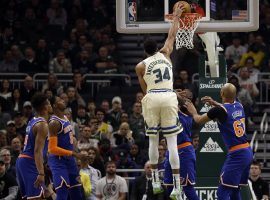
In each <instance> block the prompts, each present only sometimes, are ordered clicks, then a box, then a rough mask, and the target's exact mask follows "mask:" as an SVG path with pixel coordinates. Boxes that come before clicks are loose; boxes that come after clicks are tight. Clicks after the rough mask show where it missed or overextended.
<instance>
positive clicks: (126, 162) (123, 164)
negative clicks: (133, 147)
mask: <svg viewBox="0 0 270 200" xmlns="http://www.w3.org/2000/svg"><path fill="white" fill-rule="evenodd" d="M116 167H117V169H138V168H139V167H138V166H137V164H136V163H135V162H134V161H133V160H131V159H130V157H129V156H128V151H127V150H124V149H120V150H119V149H118V150H117V154H116ZM117 174H118V175H119V176H122V177H134V176H138V175H139V173H138V172H118V173H117Z"/></svg>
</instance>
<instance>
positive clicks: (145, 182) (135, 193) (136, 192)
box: [130, 161, 166, 200]
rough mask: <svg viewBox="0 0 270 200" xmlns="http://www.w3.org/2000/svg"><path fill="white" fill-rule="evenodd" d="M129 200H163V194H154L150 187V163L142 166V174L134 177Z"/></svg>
mask: <svg viewBox="0 0 270 200" xmlns="http://www.w3.org/2000/svg"><path fill="white" fill-rule="evenodd" d="M130 199H131V200H142V199H143V200H146V199H147V200H165V199H166V198H165V195H164V193H160V194H154V193H153V187H152V172H151V164H150V162H149V161H148V162H146V163H145V165H144V173H143V174H142V175H141V176H140V177H136V178H135V181H134V183H133V185H132V190H131V197H130Z"/></svg>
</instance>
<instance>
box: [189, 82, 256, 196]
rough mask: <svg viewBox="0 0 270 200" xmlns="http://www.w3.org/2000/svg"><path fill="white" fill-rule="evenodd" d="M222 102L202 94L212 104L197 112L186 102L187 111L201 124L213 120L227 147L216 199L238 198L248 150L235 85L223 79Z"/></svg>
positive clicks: (248, 161)
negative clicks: (200, 112) (209, 107)
mask: <svg viewBox="0 0 270 200" xmlns="http://www.w3.org/2000/svg"><path fill="white" fill-rule="evenodd" d="M220 95H221V98H222V102H223V104H219V103H217V102H216V101H214V100H213V99H212V98H211V97H203V98H202V101H203V102H204V103H209V104H210V105H212V106H214V107H213V108H211V109H210V110H209V111H208V112H207V113H205V114H203V115H198V113H197V111H196V109H195V107H194V105H193V104H192V103H190V102H186V104H185V105H186V107H187V109H188V111H189V113H190V114H191V115H192V116H193V119H194V121H195V122H196V123H199V124H204V123H206V122H208V121H211V120H217V122H218V127H219V130H220V133H221V136H222V138H223V141H224V143H225V146H226V147H227V148H228V155H227V158H226V160H225V163H224V165H223V167H222V170H221V175H220V185H219V187H218V192H217V196H218V199H219V200H229V199H233V200H240V199H241V195H240V186H241V185H247V181H248V176H249V169H250V164H251V162H252V158H253V155H252V150H251V148H250V147H249V143H248V142H247V135H246V128H245V113H244V109H243V106H242V105H241V104H240V103H239V102H237V101H236V88H235V87H234V85H232V84H230V83H226V84H225V85H224V86H223V87H222V88H221V91H220Z"/></svg>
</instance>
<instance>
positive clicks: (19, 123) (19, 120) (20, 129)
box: [14, 112, 27, 141]
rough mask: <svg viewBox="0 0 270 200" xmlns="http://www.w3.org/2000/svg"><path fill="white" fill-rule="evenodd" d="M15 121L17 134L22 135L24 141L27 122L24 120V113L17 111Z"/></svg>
mask: <svg viewBox="0 0 270 200" xmlns="http://www.w3.org/2000/svg"><path fill="white" fill-rule="evenodd" d="M14 122H15V127H16V133H17V136H19V137H21V138H22V141H24V138H25V134H26V126H27V124H26V123H25V122H24V121H23V115H22V113H21V112H17V113H15V115H14Z"/></svg>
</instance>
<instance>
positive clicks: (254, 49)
mask: <svg viewBox="0 0 270 200" xmlns="http://www.w3.org/2000/svg"><path fill="white" fill-rule="evenodd" d="M260 15H261V16H260V28H259V30H258V31H256V32H251V33H245V34H242V33H241V35H240V34H239V33H235V34H233V33H228V34H225V33H222V34H220V37H221V41H222V44H223V46H224V53H225V56H226V60H227V64H228V78H229V79H228V80H229V82H231V83H233V84H234V85H235V86H236V87H237V89H238V99H239V100H240V101H241V103H242V104H243V106H244V108H245V112H246V114H247V121H248V123H249V124H253V121H252V112H253V108H254V106H255V105H256V97H257V96H258V95H259V93H261V92H264V91H260V90H259V89H258V86H257V83H258V73H260V72H270V57H269V56H270V48H269V47H270V40H269V35H270V3H269V2H268V1H264V2H262V3H261V4H260ZM242 35H244V36H245V37H242ZM116 39H117V33H116V31H115V1H114V0H106V1H105V0H103V1H102V0H91V1H87V0H50V1H41V0H2V1H1V2H0V78H1V83H0V149H1V150H0V176H1V177H0V180H2V179H3V177H4V178H5V180H9V181H8V183H9V185H7V186H6V187H13V186H16V185H17V184H16V171H15V163H16V159H17V157H18V155H19V154H20V152H21V150H22V148H23V142H24V137H25V133H26V130H25V129H26V125H27V122H28V121H29V119H31V118H32V117H33V116H34V110H33V108H32V104H31V97H32V96H33V95H34V94H35V93H36V91H42V92H44V93H45V94H46V95H47V96H48V98H50V97H51V96H53V95H58V96H59V97H60V98H62V99H64V101H65V103H66V105H67V108H66V110H65V113H66V116H67V117H68V119H69V120H70V121H71V123H72V125H73V132H74V138H75V139H76V144H75V148H77V150H78V151H80V152H82V153H85V154H88V155H89V160H87V161H85V160H81V161H80V160H78V161H77V164H78V167H79V168H80V169H81V177H83V176H84V175H83V174H88V175H89V174H90V175H91V184H92V190H91V191H87V188H84V189H85V196H86V199H94V197H93V194H94V192H101V189H100V188H101V187H102V184H104V179H101V180H102V181H100V182H98V180H99V179H100V178H101V177H104V176H105V175H106V173H108V170H109V173H115V172H114V170H115V169H114V166H113V165H114V164H113V163H112V162H109V161H114V162H115V167H116V168H117V169H142V168H144V171H145V174H146V176H145V175H143V176H142V177H140V173H139V172H121V173H119V174H118V175H120V176H122V177H129V176H130V177H133V176H137V178H136V180H135V182H134V185H133V186H130V188H128V187H127V186H126V185H125V184H126V183H124V182H123V180H122V179H121V177H120V176H119V177H118V179H117V184H119V185H121V191H120V193H126V192H128V191H129V190H130V189H131V188H132V190H131V191H129V192H130V195H131V199H134V200H135V199H142V198H143V196H144V195H145V194H146V193H147V195H148V197H149V198H150V197H151V198H152V199H157V196H153V194H152V193H151V192H150V193H148V190H147V191H145V188H151V184H150V181H149V177H150V176H151V173H150V172H149V163H148V162H147V160H148V153H147V149H148V142H147V138H146V137H145V134H144V119H143V116H142V105H141V99H142V98H143V93H141V92H139V90H138V91H137V93H136V94H135V95H134V98H133V99H132V100H131V102H129V103H128V104H127V103H126V102H125V101H126V100H125V99H123V98H121V97H119V96H114V97H113V98H111V99H106V98H104V99H102V97H101V101H100V102H97V101H95V100H94V99H92V98H85V97H86V96H87V95H88V93H89V91H90V90H91V88H90V86H89V85H88V84H87V83H86V82H85V80H84V78H83V75H84V74H86V73H90V74H95V73H105V74H115V73H126V72H127V70H126V69H125V68H124V64H123V63H122V61H121V57H120V56H119V53H118V51H117V44H116ZM195 46H196V45H195ZM197 46H198V45H197ZM199 51H200V47H198V48H197V49H196V48H195V49H194V50H193V51H192V52H189V53H190V54H193V55H196V56H198V52H199ZM189 58H190V59H192V58H193V57H192V56H191V57H187V59H185V65H181V62H177V66H176V69H178V71H177V73H176V74H175V87H176V88H180V89H188V90H190V91H191V92H192V93H193V97H194V98H193V100H194V102H196V98H197V96H198V88H197V87H196V85H194V84H192V83H191V80H190V77H191V76H192V74H193V73H195V72H197V71H198V70H197V69H196V68H195V67H194V68H191V67H190V66H188V65H187V64H186V63H188V62H189V61H188V60H189ZM180 60H181V59H180ZM190 63H194V60H193V61H190ZM40 72H45V73H49V75H48V80H47V83H45V84H43V85H42V86H41V87H36V83H35V81H34V80H33V75H34V74H35V73H40ZM1 73H14V74H16V73H26V74H28V75H27V76H25V77H24V81H23V84H22V85H21V86H20V88H18V87H15V86H14V85H12V84H11V81H10V80H8V79H7V78H6V77H3V76H1ZM55 73H73V80H72V82H71V83H70V84H67V85H63V84H61V83H60V82H59V81H58V77H57V76H56V75H55ZM118 83H121V81H120V82H118ZM88 97H89V96H88ZM99 98H100V97H99ZM124 102H125V103H126V105H131V106H124ZM198 138H199V137H198V135H196V134H195V135H194V147H195V148H196V149H197V148H198V145H199V140H198ZM166 149H167V148H166V143H165V142H164V140H163V139H162V138H161V141H160V145H159V168H160V169H162V166H163V164H162V163H163V162H164V158H165V151H166ZM106 163H107V164H106ZM3 164H4V165H3ZM3 166H4V167H3ZM4 172H5V174H7V175H5V176H2V174H3V173H4ZM254 173H255V172H254ZM254 176H255V175H254ZM10 177H11V178H10ZM256 180H257V179H256ZM256 180H255V179H254V181H256ZM82 182H84V181H82ZM141 183H143V185H142V184H141ZM145 184H146V185H147V186H146V185H145ZM137 186H138V187H137ZM13 188H15V191H16V187H13ZM48 188H51V185H49V187H48ZM17 189H18V188H17ZM51 191H52V192H53V190H52V189H51ZM149 191H151V190H150V189H149ZM9 192H10V191H9V190H8V189H6V188H5V190H3V191H0V199H2V198H4V197H5V196H7V195H8V193H9ZM137 194H139V195H137ZM266 195H267V194H266ZM138 196H139V197H138ZM268 196H269V194H268ZM151 198H150V199H151ZM158 198H159V199H164V198H166V197H158ZM14 199H15V198H14ZM18 199H19V197H18Z"/></svg>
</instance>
